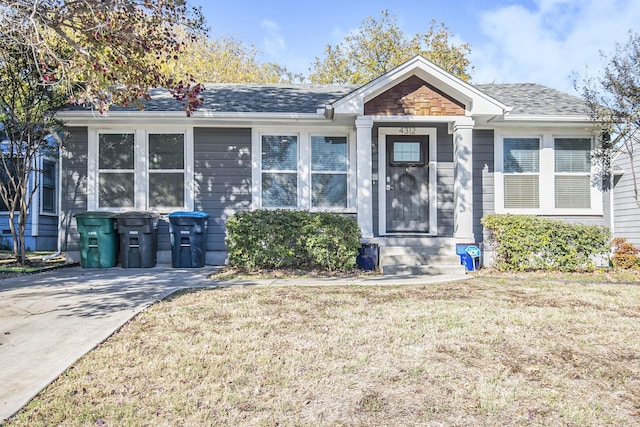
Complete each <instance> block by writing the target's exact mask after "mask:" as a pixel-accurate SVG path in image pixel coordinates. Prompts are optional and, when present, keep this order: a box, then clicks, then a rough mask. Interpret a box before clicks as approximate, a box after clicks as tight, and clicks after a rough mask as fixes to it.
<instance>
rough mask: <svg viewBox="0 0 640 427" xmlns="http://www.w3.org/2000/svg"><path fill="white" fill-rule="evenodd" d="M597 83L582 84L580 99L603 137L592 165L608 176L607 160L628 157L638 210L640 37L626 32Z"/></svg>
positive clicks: (598, 133) (596, 130)
mask: <svg viewBox="0 0 640 427" xmlns="http://www.w3.org/2000/svg"><path fill="white" fill-rule="evenodd" d="M602 56H603V57H604V58H605V60H607V61H608V63H607V65H606V66H605V68H604V70H603V72H602V75H601V76H600V77H599V78H598V79H594V78H587V79H585V80H584V81H583V84H582V87H581V88H579V89H582V95H583V98H584V100H585V102H586V104H587V106H588V107H589V110H590V113H591V118H592V119H593V121H594V123H595V125H596V126H595V127H594V133H595V134H596V135H595V136H596V137H597V138H600V137H602V136H605V138H604V140H603V141H602V145H601V147H599V148H598V149H597V150H594V152H593V158H594V160H595V163H596V164H597V165H598V166H599V167H600V169H601V171H602V173H603V174H604V175H605V177H606V176H607V174H608V173H609V172H610V169H611V165H610V160H611V157H612V155H613V154H614V153H616V152H618V153H620V154H623V155H625V156H628V157H629V160H630V165H629V169H630V171H629V172H630V173H631V177H632V181H633V189H634V197H635V201H636V204H637V205H638V207H640V176H639V174H640V171H638V170H637V163H636V161H635V160H636V159H637V158H638V156H640V36H639V35H638V34H636V33H634V32H629V39H628V40H627V42H626V43H624V44H617V45H616V48H615V51H614V52H613V53H612V54H611V55H606V54H602Z"/></svg>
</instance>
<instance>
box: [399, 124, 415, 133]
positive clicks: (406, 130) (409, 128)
mask: <svg viewBox="0 0 640 427" xmlns="http://www.w3.org/2000/svg"><path fill="white" fill-rule="evenodd" d="M400 134H401V135H415V134H416V128H415V126H405V127H401V128H400Z"/></svg>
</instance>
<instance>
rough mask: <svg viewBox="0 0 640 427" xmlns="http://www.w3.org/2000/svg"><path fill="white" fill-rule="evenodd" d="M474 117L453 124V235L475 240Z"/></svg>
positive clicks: (461, 238) (471, 240) (470, 240)
mask: <svg viewBox="0 0 640 427" xmlns="http://www.w3.org/2000/svg"><path fill="white" fill-rule="evenodd" d="M473 125H474V122H473V119H471V118H470V117H465V118H463V119H461V120H456V122H455V123H454V124H453V165H454V181H453V182H454V183H453V194H454V211H453V224H454V231H453V237H455V238H457V239H460V240H466V241H468V242H473V157H472V152H473V151H472V140H473V133H472V131H473Z"/></svg>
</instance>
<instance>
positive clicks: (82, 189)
mask: <svg viewBox="0 0 640 427" xmlns="http://www.w3.org/2000/svg"><path fill="white" fill-rule="evenodd" d="M87 138H88V130H87V128H86V127H71V128H66V129H65V137H64V141H63V149H62V155H61V160H60V161H61V166H60V167H61V168H62V182H61V183H60V191H62V206H60V215H61V222H62V230H61V236H59V238H60V239H62V243H63V246H62V248H63V250H66V251H79V250H80V241H79V238H80V236H79V235H78V232H77V230H76V222H75V220H74V219H73V216H74V215H75V214H76V213H78V212H86V210H87V142H88V141H87Z"/></svg>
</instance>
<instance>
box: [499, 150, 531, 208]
mask: <svg viewBox="0 0 640 427" xmlns="http://www.w3.org/2000/svg"><path fill="white" fill-rule="evenodd" d="M502 164H503V179H504V207H505V208H506V209H537V208H539V207H540V139H539V138H505V139H504V142H503V163H502Z"/></svg>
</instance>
